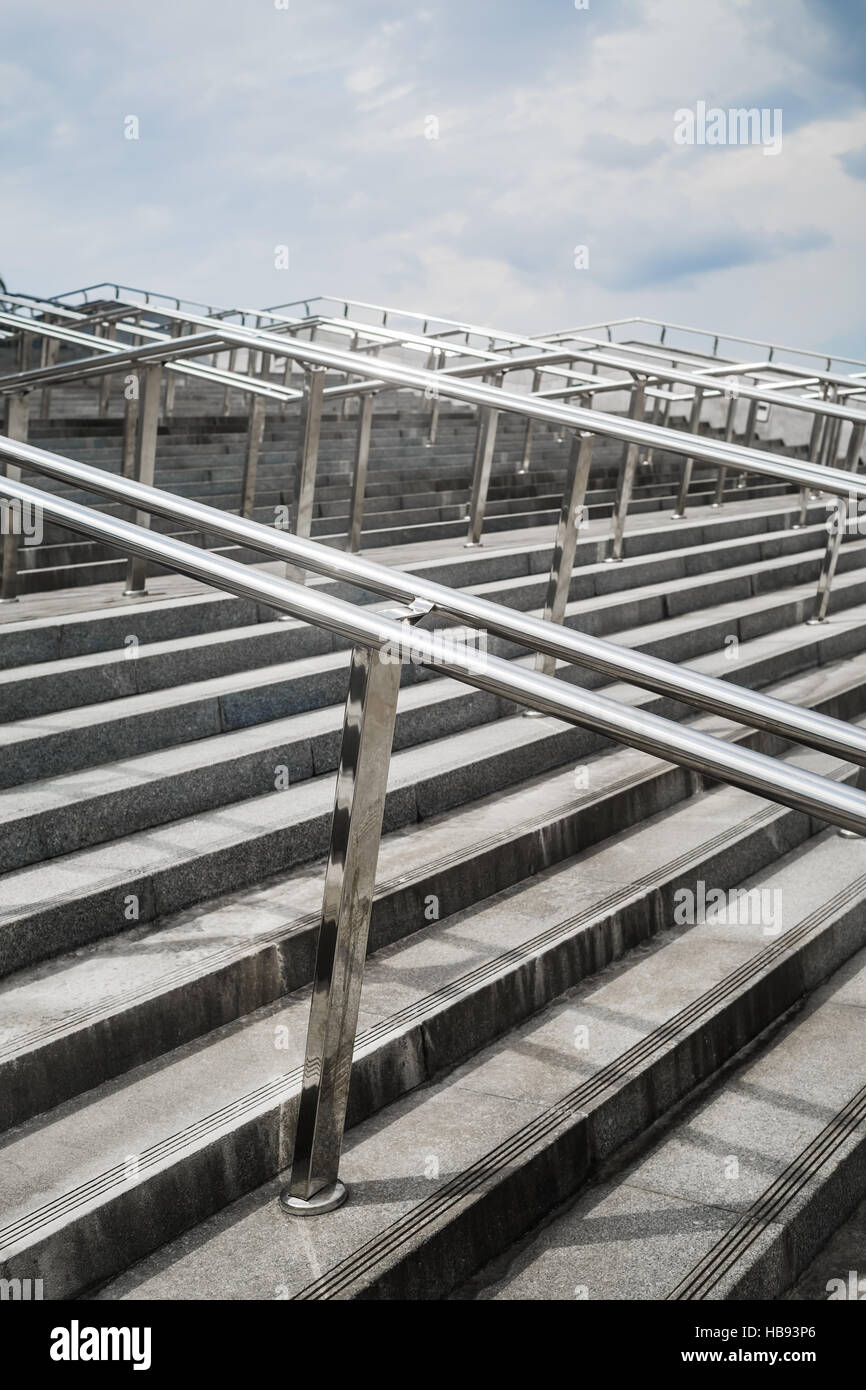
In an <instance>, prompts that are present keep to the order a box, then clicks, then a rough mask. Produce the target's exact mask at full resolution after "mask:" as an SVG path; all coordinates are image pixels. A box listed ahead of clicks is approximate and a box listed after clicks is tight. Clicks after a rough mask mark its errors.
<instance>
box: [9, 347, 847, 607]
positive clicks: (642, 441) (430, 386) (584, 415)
mask: <svg viewBox="0 0 866 1390" xmlns="http://www.w3.org/2000/svg"><path fill="white" fill-rule="evenodd" d="M207 330H208V331H205V332H202V333H192V334H188V335H186V336H184V337H181V338H177V339H172V340H171V345H169V344H153V345H148V346H145V347H139V348H132V349H125V350H121V351H118V352H117V353H114V354H112V355H110V356H109V357H107V358H106V357H103V358H100V359H82V360H80V361H78V362H74V363H65V364H61V365H58V366H54V367H40V368H35V369H31V370H29V371H26V372H19V373H16V374H14V375H12V376H7V377H4V378H0V393H7V394H8V393H16V394H20V393H21V392H24V391H26V390H28V389H32V388H33V387H34V386H41V385H47V384H51V383H53V382H58V381H72V380H79V379H85V378H87V377H90V376H94V375H100V374H102V373H104V372H106V371H117V370H120V369H121V368H123V367H125V366H128V365H132V364H141V365H144V366H147V365H148V364H162V363H163V362H165V361H169V360H171V361H178V360H180V359H181V358H182V357H184V356H200V355H201V354H202V353H206V352H211V351H216V350H219V349H220V348H224V347H226V346H240V347H250V346H251V345H252V346H255V347H257V348H259V349H263V350H266V351H276V352H278V353H279V354H280V355H281V356H285V357H292V358H293V359H295V360H297V361H300V362H302V363H303V364H304V365H305V366H306V367H307V368H311V367H318V368H324V369H328V368H332V369H333V370H335V371H338V372H343V373H349V374H353V375H355V376H359V377H361V378H362V379H365V380H366V385H367V386H368V387H369V386H371V384H373V383H375V384H376V385H377V386H378V385H383V384H390V385H396V386H400V387H409V388H411V389H415V390H419V391H422V392H423V391H425V390H434V391H435V392H436V393H437V394H439V395H442V396H445V397H447V398H451V399H454V400H462V401H466V402H468V403H470V404H474V405H477V406H480V407H485V408H486V410H485V414H484V416H483V417H482V421H481V425H482V428H484V427H485V426H486V424H487V422H488V421H489V420H490V419H491V417H496V416H498V414H499V413H500V412H501V411H508V412H511V413H515V414H517V415H520V416H523V417H525V418H531V419H535V420H543V421H546V422H548V423H553V424H558V425H564V426H566V427H568V428H569V429H571V430H572V431H573V432H580V431H583V432H589V433H591V434H596V435H603V436H605V437H607V438H612V439H619V440H621V441H623V442H625V443H626V444H634V445H644V446H646V447H648V448H650V449H664V450H667V451H669V452H672V453H674V454H682V455H685V456H686V459H687V463H686V478H685V480H684V481H687V475H688V473H689V472H690V469H691V464H692V463H693V462H694V461H697V460H700V461H704V462H707V463H710V464H714V465H716V466H717V467H721V468H724V469H727V468H738V469H740V470H743V471H747V472H752V473H756V474H758V475H761V476H766V477H770V478H774V479H777V480H780V481H783V482H787V483H789V484H791V485H793V486H796V487H799V488H800V489H801V490H802V489H807V488H812V489H816V490H818V491H824V492H828V493H831V494H835V495H836V496H837V497H838V498H839V499H840V504H839V505H840V507H844V506H845V505H846V501H847V500H850V499H851V498H859V497H863V496H866V483H864V482H863V480H861V479H858V478H857V477H856V476H855V475H854V473H853V472H852V473H850V474H848V473H845V472H843V471H841V470H837V469H833V468H830V467H823V466H818V465H816V464H813V463H811V462H803V461H794V460H791V459H787V458H782V457H780V456H778V455H774V454H769V453H765V452H763V451H761V450H757V449H751V448H746V447H744V446H741V445H737V444H733V443H731V442H730V441H728V440H711V439H709V438H707V437H704V436H697V435H695V434H692V433H685V432H683V431H680V430H672V429H669V428H667V427H665V426H660V425H655V424H648V423H646V422H644V421H642V420H639V419H637V418H629V419H626V418H623V417H619V416H613V415H607V414H604V413H602V412H601V411H597V410H591V409H587V408H583V407H578V406H573V405H567V406H566V405H558V404H556V403H554V402H551V401H549V400H541V399H539V398H538V397H537V396H533V395H528V396H527V395H518V394H514V393H511V392H507V391H505V390H504V389H502V388H501V387H499V386H491V385H478V384H476V383H474V382H469V381H464V380H461V379H460V378H459V377H456V376H454V375H453V374H451V373H447V374H446V373H444V372H430V371H425V370H423V369H420V368H417V367H408V366H405V365H404V364H401V363H394V362H384V361H382V360H381V359H377V360H376V361H375V362H371V361H370V360H369V359H368V358H366V357H365V356H364V355H363V354H358V353H351V352H345V351H340V350H337V349H333V348H324V347H321V346H320V345H318V344H316V343H300V342H298V341H297V340H296V339H287V338H286V337H284V336H280V335H278V334H273V333H267V332H265V331H263V330H252V329H239V328H226V327H224V326H220V328H219V330H218V331H215V330H214V328H213V327H212V326H211V324H210V323H208V325H207ZM698 380H699V382H700V385H701V388H702V389H703V388H705V387H706V385H707V383H706V381H705V380H702V379H700V378H699V379H698ZM316 438H317V436H316ZM853 442H854V443H858V448H857V450H855V451H854V458H853V460H852V463H853V464H854V465H856V461H857V454H858V452H859V445H860V444H862V435H861V436H860V439H859V442H858V441H857V440H856V439H855V440H854V441H853ZM491 458H492V449H485V450H484V451H482V450H480V449H479V450H477V452H476V476H475V480H474V483H473V499H472V506H471V513H472V514H471V517H470V538H471V540H472V542H473V543H477V542H478V540H479V539H480V530H481V520H482V519H483V515H484V506H485V502H486V495H487V485H488V482H489V472H490V463H491ZM314 476H315V470H314V465H313V471H312V479H311V478H310V477H309V476H306V475H305V477H304V480H303V491H304V495H305V497H306V499H307V504H306V516H307V517H309V515H310V514H311V504H312V482H313V481H314ZM146 481H147V479H146ZM684 491H685V487H683V489H682V491H681V502H682V492H684ZM582 500H583V499H582V498H580V499H578V501H579V504H580V505H582ZM625 506H627V498H626V499H625V505H622V504H621V505H619V506H618V508H617V514H618V521H619V524H620V525H621V524H622V522H623V520H624V514H625ZM681 512H682V506H681V507H680V513H681ZM843 531H844V526H841V527H837V529H836V531H835V532H834V533H833V534H831V535H830V537H829V539H828V549H827V556H826V557H825V567H824V570H823V571H822V576H821V580H820V581H819V602H818V606H817V607H816V613H815V618H816V619H817V620H823V617H824V616H826V604H825V599H826V598H827V597H828V596H829V587H830V583H831V581H832V577H833V571H834V569H835V559H836V558H837V557H838V549H839V545H840V544H841V538H842V533H843ZM304 533H305V534H309V526H308V523H307V524H305V527H304Z"/></svg>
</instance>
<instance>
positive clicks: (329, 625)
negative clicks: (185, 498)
mask: <svg viewBox="0 0 866 1390" xmlns="http://www.w3.org/2000/svg"><path fill="white" fill-rule="evenodd" d="M20 447H23V446H20ZM0 496H5V497H12V498H18V499H19V500H20V501H24V502H29V503H30V504H32V505H34V506H36V507H39V508H41V511H42V515H43V516H44V517H46V518H47V519H49V520H51V521H55V522H57V523H58V524H59V525H62V526H66V527H69V528H70V529H71V530H74V531H81V532H83V533H84V534H85V535H90V536H97V537H99V538H100V539H102V540H105V541H107V542H108V543H109V544H110V545H115V546H116V547H117V548H118V549H120V550H125V551H127V552H129V553H130V554H132V555H136V556H139V557H141V558H142V559H143V560H145V561H147V560H148V559H149V560H153V561H155V562H156V563H158V564H161V565H164V566H165V567H166V568H168V569H172V570H175V571H177V573H179V574H185V575H188V576H189V577H190V578H192V579H197V580H200V581H201V582H202V583H204V584H209V585H211V586H213V587H215V588H218V589H225V590H227V591H228V592H230V593H234V594H238V595H239V596H240V597H243V598H249V599H253V600H255V601H256V602H259V603H264V604H267V605H269V606H270V607H273V608H276V609H278V610H279V611H281V612H283V613H288V614H290V615H291V616H292V617H295V618H299V619H301V620H302V621H304V622H308V623H312V624H315V625H317V626H320V627H323V628H325V629H326V630H327V631H329V632H333V633H335V634H336V635H337V636H339V637H342V638H344V639H345V640H347V641H349V642H351V643H352V645H354V646H365V647H369V648H371V649H376V650H379V649H380V648H382V647H384V646H385V645H387V644H396V646H397V648H398V649H400V650H402V651H405V652H406V653H407V654H408V655H409V657H410V658H412V657H414V659H417V660H418V661H419V662H420V663H422V664H425V665H428V666H432V667H434V668H435V669H437V670H440V671H442V673H443V674H445V675H450V676H453V677H454V678H455V679H456V680H459V681H463V682H464V683H465V684H467V685H472V686H475V687H476V688H478V689H480V690H486V691H488V692H489V693H490V694H493V695H497V696H500V697H502V698H504V699H506V700H511V701H513V702H515V703H516V704H521V705H526V706H528V707H529V708H530V709H535V710H537V711H538V712H539V713H540V714H548V715H552V716H554V717H555V718H557V719H563V720H565V721H566V722H567V723H570V724H577V725H580V726H581V727H584V728H589V729H593V730H595V731H596V732H597V733H600V734H602V735H604V736H605V737H606V738H610V739H613V740H614V741H615V742H619V743H624V744H627V745H628V746H629V747H632V748H637V749H639V750H640V751H642V752H644V753H649V754H650V755H652V756H654V757H658V758H662V759H663V760H665V761H667V762H675V763H679V764H681V765H682V766H683V767H689V768H691V769H692V770H694V771H696V772H700V773H701V774H702V775H704V776H706V777H708V778H711V779H718V780H719V781H722V782H729V783H730V784H731V785H732V786H737V787H741V788H743V789H744V790H746V791H750V792H755V793H756V794H757V795H759V796H763V797H766V798H767V799H768V800H770V801H778V802H781V803H782V804H783V805H786V806H790V807H792V808H793V809H794V810H799V811H804V812H805V813H806V814H808V815H814V816H817V817H819V818H820V819H822V820H825V821H828V822H830V823H831V824H833V825H838V826H840V827H841V828H843V829H847V830H852V831H854V832H855V833H856V834H858V835H866V794H864V793H863V792H860V791H857V790H856V789H854V788H851V787H848V786H845V785H844V784H842V783H838V782H835V781H832V780H828V779H825V778H823V777H819V776H817V775H816V774H815V773H812V772H808V771H806V770H805V769H803V768H800V767H797V766H795V765H794V764H789V763H783V762H777V761H775V760H774V759H773V758H769V757H767V756H765V755H764V754H762V753H757V752H754V751H752V750H751V749H749V748H744V747H741V746H739V745H738V744H734V743H728V742H726V741H725V740H723V739H717V738H713V737H711V736H710V735H708V734H704V733H701V732H700V730H698V729H694V728H690V727H689V726H688V725H681V724H676V723H673V722H671V721H670V720H667V719H662V718H660V717H659V716H658V715H654V714H650V713H649V712H647V711H646V710H642V709H636V708H634V707H632V706H629V705H625V704H620V703H619V702H618V701H616V700H612V699H610V697H608V696H605V695H600V694H598V693H596V692H594V691H589V690H583V689H581V688H580V687H577V686H571V685H568V684H566V683H565V682H563V681H558V680H554V679H551V678H550V677H548V676H544V675H541V674H540V673H539V672H537V671H535V670H532V669H530V668H529V667H527V666H523V665H521V664H515V663H511V662H508V661H505V660H503V659H502V658H500V657H494V656H491V655H489V654H488V653H486V652H476V651H474V650H472V649H470V648H469V647H468V646H467V647H465V648H461V647H459V646H458V645H457V644H447V643H442V642H439V641H437V640H436V638H435V635H434V634H430V633H427V632H424V631H420V630H417V629H416V630H412V629H407V627H406V625H405V624H401V623H396V622H394V621H393V620H392V619H390V618H388V617H386V616H384V615H383V614H380V613H377V612H375V611H371V610H369V609H365V608H358V607H355V606H353V605H352V604H349V603H345V602H343V601H342V600H340V599H336V598H332V597H330V596H328V595H325V594H322V593H320V592H317V591H316V590H315V589H307V588H303V587H301V586H300V585H297V584H292V583H290V582H289V581H288V580H285V579H281V578H279V577H278V576H276V575H270V574H264V573H262V572H261V571H260V570H255V569H250V568H248V567H247V566H245V565H242V564H238V563H237V562H236V561H234V560H229V559H227V558H226V557H225V556H223V555H219V554H216V553H213V552H210V551H205V550H200V549H198V548H197V547H195V546H191V545H188V544H186V542H184V541H179V540H176V539H174V538H173V537H171V536H165V535H161V534H158V533H156V532H151V531H148V530H145V529H144V528H142V527H139V526H135V525H132V524H131V523H129V522H125V521H121V520H120V519H118V518H116V517H111V516H103V515H102V514H100V513H97V512H94V511H92V510H91V509H90V508H87V507H83V506H81V505H80V504H79V503H77V502H69V501H64V500H61V499H58V498H55V497H52V496H51V495H50V494H48V493H45V492H41V491H39V490H38V489H36V488H31V487H29V486H27V485H26V484H24V483H20V482H14V481H12V480H11V479H7V478H0ZM243 525H245V526H250V527H254V526H255V523H253V522H244V523H243ZM256 529H265V528H257V527H256ZM285 539H289V538H288V537H285ZM293 539H294V538H293ZM306 544H307V545H312V544H313V543H312V542H306ZM336 555H337V557H338V558H339V559H340V560H341V561H342V562H343V564H345V565H347V566H349V565H350V564H351V565H356V564H358V563H360V562H359V561H358V560H357V558H356V557H354V556H348V555H346V554H344V553H343V554H340V553H339V552H336ZM408 578H410V579H411V576H409V577H408ZM432 587H434V588H437V587H438V586H432ZM443 592H444V594H445V595H446V596H448V595H449V593H450V591H449V590H447V589H445V590H443ZM415 597H421V595H416V596H415ZM425 597H426V596H425ZM430 601H431V602H432V603H433V604H434V605H435V606H436V607H437V608H439V605H438V604H437V603H436V600H435V599H432V600H430ZM476 602H477V601H476V600H473V604H474V603H476ZM450 606H451V607H452V608H453V607H454V606H455V605H454V604H452V605H450ZM447 607H448V605H447V604H446V610H445V611H447ZM478 608H479V610H480V613H479V617H481V615H482V614H483V610H484V609H485V608H489V609H490V610H492V613H493V614H494V615H495V614H496V613H497V612H498V611H500V610H498V609H497V605H495V604H489V605H485V604H480V603H479V604H478ZM481 620H482V621H483V617H481ZM479 625H480V623H479ZM526 626H527V629H530V628H535V627H542V628H543V626H544V625H543V624H540V623H539V624H530V623H527V625H526ZM548 627H549V628H550V630H551V632H554V631H555V629H554V627H553V625H552V624H548ZM530 640H532V639H531V638H530ZM535 645H536V648H537V650H548V649H549V648H548V647H547V646H546V645H545V646H542V645H541V644H535ZM601 645H602V646H604V647H607V645H608V644H601ZM659 665H660V666H662V668H663V669H664V670H665V671H666V673H667V680H668V681H669V683H670V687H671V688H670V693H671V694H673V695H674V696H675V697H677V698H680V699H686V700H687V699H688V696H687V695H686V693H685V689H686V686H687V684H688V680H689V677H691V678H692V680H694V673H692V672H687V671H685V670H681V668H679V667H675V666H669V665H667V663H664V662H662V663H659ZM703 679H704V680H706V678H703ZM710 684H711V685H712V686H713V688H714V689H715V685H716V682H710ZM736 698H739V699H741V700H742V701H743V707H744V708H747V707H748V705H749V703H750V702H754V704H755V707H756V708H760V702H761V701H762V700H766V699H767V697H766V696H764V697H762V696H755V695H754V694H753V693H752V692H747V691H742V692H740V694H739V696H738V697H736ZM770 703H771V704H772V706H773V708H774V709H775V710H779V711H781V712H782V719H781V720H779V721H773V722H772V723H771V724H770V725H769V727H771V728H772V729H773V730H774V732H776V733H780V734H785V733H786V729H785V727H784V724H785V718H784V716H785V711H786V710H789V711H790V714H791V716H792V720H793V722H796V721H797V719H798V718H799V719H801V720H802V721H803V726H804V727H806V728H808V727H809V725H810V720H812V721H815V724H814V726H813V727H818V726H819V725H820V724H822V723H823V725H825V726H828V727H829V730H830V741H831V742H832V741H833V740H834V739H835V744H836V747H835V751H840V752H841V751H843V750H844V751H845V752H846V753H847V752H848V749H849V748H850V747H851V746H852V745H853V746H856V738H855V735H856V734H858V733H861V731H859V730H854V729H850V728H849V727H848V726H847V725H844V724H841V723H839V722H838V721H836V720H825V719H822V717H821V716H817V715H811V714H810V712H809V711H804V710H797V709H795V708H794V707H788V706H786V705H784V704H783V703H782V702H780V701H772V702H770ZM718 704H719V706H721V705H722V704H723V701H722V700H721V699H720V700H719V701H718ZM765 708H766V706H765ZM804 716H808V717H807V718H805V719H804V718H803V717H804ZM792 720H791V719H789V721H788V723H789V726H790V724H791V722H792ZM746 722H750V723H751V722H753V721H752V720H747V721H746ZM819 737H820V736H819ZM861 738H862V733H861ZM819 746H826V745H825V744H824V743H823V742H822V743H820V744H819Z"/></svg>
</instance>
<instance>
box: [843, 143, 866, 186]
mask: <svg viewBox="0 0 866 1390" xmlns="http://www.w3.org/2000/svg"><path fill="white" fill-rule="evenodd" d="M838 158H839V163H840V164H841V165H842V168H843V169H844V170H845V173H846V174H850V175H851V177H852V179H866V145H861V146H860V148H859V150H845V151H844V153H843V154H840V155H839V157H838Z"/></svg>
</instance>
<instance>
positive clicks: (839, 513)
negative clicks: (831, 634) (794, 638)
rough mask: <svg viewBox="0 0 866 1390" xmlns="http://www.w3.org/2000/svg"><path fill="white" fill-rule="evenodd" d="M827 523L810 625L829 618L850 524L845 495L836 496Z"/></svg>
mask: <svg viewBox="0 0 866 1390" xmlns="http://www.w3.org/2000/svg"><path fill="white" fill-rule="evenodd" d="M827 525H828V527H829V532H830V534H829V535H828V537H827V546H826V549H825V551H824V558H823V560H822V561H821V573H820V574H819V576H818V591H817V593H816V594H815V603H814V606H813V608H812V616H811V617H810V618H807V619H806V623H807V625H808V626H809V627H815V626H817V625H818V624H819V623H823V622H824V621H825V620H826V618H827V610H828V608H829V607H830V591H831V589H832V588H833V577H834V575H835V573H836V565H837V564H838V562H839V551H840V549H841V547H842V537H843V536H844V534H845V531H846V528H847V526H848V503H847V501H846V499H845V498H844V497H837V498H836V509H835V512H834V514H833V517H832V518H830V517H828V518H827Z"/></svg>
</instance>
